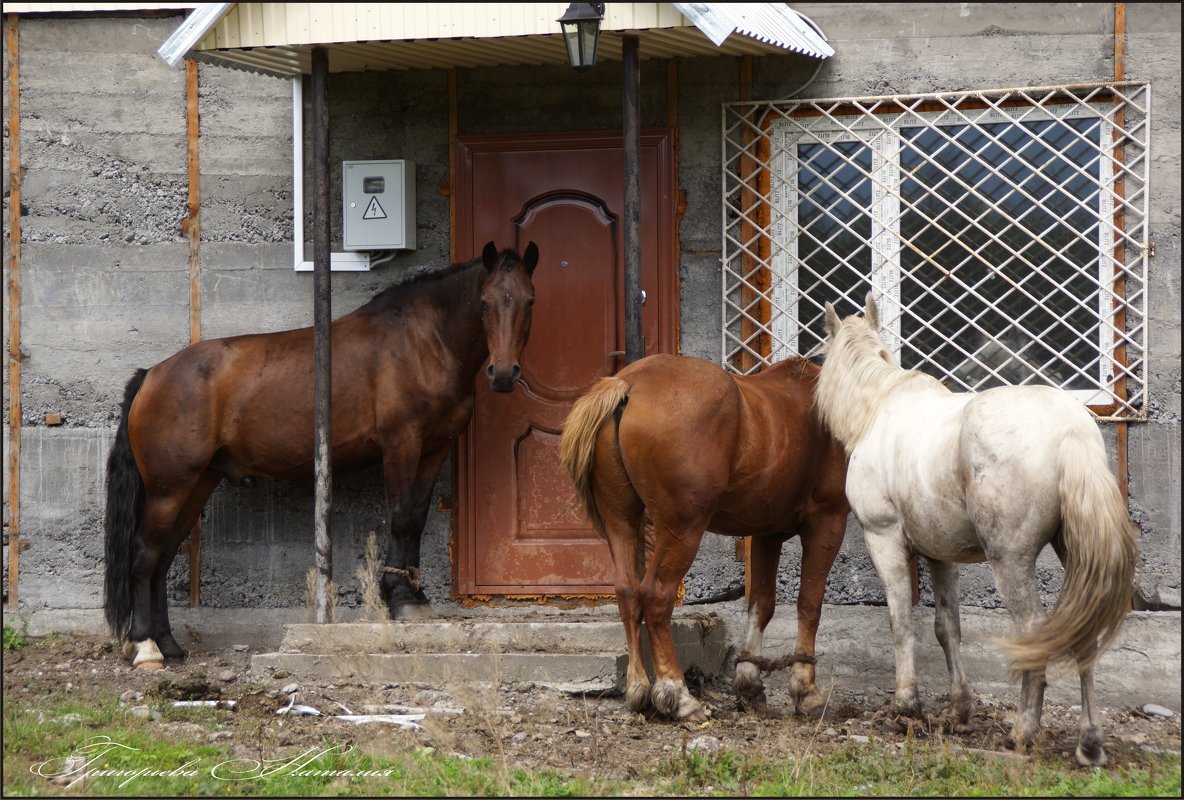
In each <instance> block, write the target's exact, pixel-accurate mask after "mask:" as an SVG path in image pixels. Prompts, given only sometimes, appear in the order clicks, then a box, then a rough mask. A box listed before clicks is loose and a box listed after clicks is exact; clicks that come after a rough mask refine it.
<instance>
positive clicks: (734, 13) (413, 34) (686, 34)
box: [159, 3, 834, 75]
mask: <svg viewBox="0 0 1184 800" xmlns="http://www.w3.org/2000/svg"><path fill="white" fill-rule="evenodd" d="M566 7H567V6H566V4H565V3H378V4H374V3H205V4H201V5H200V6H199V7H198V8H197V9H196V10H195V11H194V13H193V14H191V15H190V17H189V18H188V19H187V20H186V21H185V23H183V24H182V25H181V26H180V27H179V28H178V29H177V31H176V33H174V34H173V36H171V37H170V38H169V40H168V41H167V42H165V44H164V45H163V46H162V47H161V48H160V50H159V53H160V55H161V57H162V58H164V59H165V61H167V62H168V63H169V64H172V65H174V66H175V65H176V64H179V63H180V61H181V60H182V59H183V58H185V57H187V56H188V57H192V58H196V59H198V60H201V61H209V62H214V63H220V64H226V65H230V66H234V67H238V68H242V69H249V70H255V71H260V72H267V73H272V74H280V75H296V74H300V73H307V72H309V71H310V64H311V50H312V48H313V47H314V46H319V47H323V48H325V50H326V51H327V52H328V55H329V70H330V71H331V72H358V71H365V70H387V69H447V68H452V67H483V66H500V65H530V64H565V63H567V54H566V51H565V49H564V46H563V37H562V33H561V31H560V26H559V23H558V22H557V20H558V19H559V17H560V16H562V14H563V12H564V10H565V9H566ZM601 31H602V36H601V40H600V49H599V57H600V58H601V59H602V60H610V61H611V60H619V59H620V57H621V56H620V53H621V39H620V37H619V36H613V35H611V34H612V33H613V32H619V33H620V32H629V33H635V34H637V35H638V37H639V44H640V55H641V57H642V58H643V59H644V58H672V57H676V56H699V55H770V54H784V53H786V52H787V51H788V52H797V53H801V54H804V55H807V56H812V57H814V58H827V57H828V56H830V55H833V54H834V50H833V49H831V48H830V46H829V45H828V44H826V37H825V36H823V35H822V34H821V32H819V31H817V29H816V28H815V27H813V25H812V23H809V22H808V21H806V20H805V18H803V17H802V16H801V15H799V14H797V13H796V12H794V11H793V10H792V9H790V8H789V7H788V6H786V5H784V4H782V3H742V4H722V3H609V4H607V5H606V11H605V19H604V22H603V24H602V25H601ZM603 34H608V35H603Z"/></svg>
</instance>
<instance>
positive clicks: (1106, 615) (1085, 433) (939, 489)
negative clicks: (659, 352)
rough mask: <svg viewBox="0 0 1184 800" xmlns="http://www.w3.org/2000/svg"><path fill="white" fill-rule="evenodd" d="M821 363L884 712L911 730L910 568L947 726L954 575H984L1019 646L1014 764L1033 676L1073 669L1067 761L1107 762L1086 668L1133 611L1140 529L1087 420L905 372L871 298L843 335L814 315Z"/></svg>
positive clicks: (1033, 721)
mask: <svg viewBox="0 0 1184 800" xmlns="http://www.w3.org/2000/svg"><path fill="white" fill-rule="evenodd" d="M826 329H827V341H826V343H825V345H824V348H825V349H824V352H825V353H826V358H825V362H824V363H823V366H822V372H821V375H820V377H819V380H818V389H817V393H816V399H815V402H816V403H817V405H818V409H819V410H820V412H821V414H822V418H823V420H824V421H825V423H826V425H827V426H828V427H829V428H830V430H831V432H832V433H833V434H834V436H835V438H836V439H838V440H839V441H840V442H842V443H843V445H844V446H845V447H846V450H847V454H848V458H849V462H848V469H847V498H848V500H849V501H850V503H851V510H852V511H854V512H855V515H856V517H857V518H858V519H859V522H860V524H861V525H862V526H863V528H864V532H865V536H866V540H867V550H868V553H869V554H870V555H871V558H872V563H873V564H874V565H875V567H876V572H877V573H878V574H879V576H880V580H881V581H883V583H884V589H885V592H886V594H887V597H888V611H889V617H890V621H891V625H892V638H893V643H894V645H895V650H896V699H895V703H896V704H897V705H898V706H899V708H900V710H901V711H903V712H905V713H906V714H908V715H910V716H919V715H920V712H921V703H920V699H919V697H918V695H917V678H916V671H915V668H914V664H913V624H912V609H911V604H910V601H911V596H910V594H911V592H910V580H909V565H908V562H909V558H910V556H911V555H914V554H916V555H920V556H922V557H923V558H924V559H925V560H926V563H927V564H928V566H929V574H930V575H931V576H932V580H933V597H934V605H935V615H934V616H935V620H934V628H935V631H936V633H937V640H938V641H939V642H940V643H941V646H942V649H943V650H944V651H945V655H946V666H947V667H948V668H949V672H950V700H951V702H952V704H953V708H954V710H955V711H956V713H957V715H958V719H959V722H961V723H966V722H967V721H968V720H969V717H970V711H971V707H972V704H973V695H972V693H971V690H970V687H969V686H968V685H967V683H966V678H965V676H964V675H963V672H962V661H961V656H960V654H959V643H960V640H961V631H960V629H959V622H958V567H957V564H958V563H965V562H978V561H984V560H985V561H987V562H988V563H989V564H990V565H991V571H992V572H993V574H994V576H995V583H996V585H997V586H998V588H999V591H1000V593H1001V594H1002V596H1003V599H1004V602H1005V603H1006V604H1007V608H1008V611H1010V613H1011V616H1012V619H1013V620H1014V621H1015V623H1016V625H1017V627H1018V631H1017V636H1016V638H1014V639H1011V640H1009V641H1007V642H1002V643H1000V644H1001V647H1002V649H1003V651H1004V653H1005V654H1006V655H1007V656H1009V657H1010V658H1011V660H1012V668H1013V669H1014V670H1016V671H1019V672H1021V673H1022V679H1021V688H1020V708H1019V712H1018V713H1017V715H1016V720H1015V724H1014V726H1013V728H1012V733H1011V736H1012V741H1013V743H1014V745H1015V747H1016V749H1017V750H1018V751H1020V752H1026V751H1027V750H1028V748H1029V747H1030V746H1031V744H1032V742H1033V741H1034V739H1035V737H1036V733H1037V731H1038V730H1039V727H1040V713H1041V710H1042V706H1043V704H1044V687H1045V679H1044V672H1045V667H1046V665H1047V664H1048V663H1049V662H1054V661H1060V660H1073V661H1076V663H1077V670H1078V673H1079V675H1080V679H1081V723H1080V738H1079V740H1078V746H1077V760H1078V761H1079V762H1080V763H1082V764H1083V765H1095V766H1096V765H1099V764H1103V763H1105V760H1106V756H1105V753H1104V752H1103V749H1102V743H1103V738H1102V734H1101V732H1100V731H1099V729H1098V725H1097V722H1096V718H1095V715H1094V698H1093V690H1094V684H1093V666H1094V663H1095V662H1096V661H1097V659H1098V657H1099V656H1100V655H1101V652H1102V650H1104V649H1105V648H1106V646H1107V645H1108V644H1109V643H1110V642H1111V640H1112V639H1113V638H1114V637H1115V635H1116V634H1117V633H1118V631H1119V628H1120V625H1121V623H1122V620H1123V618H1124V617H1125V616H1126V613H1127V611H1128V610H1129V608H1130V601H1131V593H1132V588H1133V582H1134V569H1135V562H1136V560H1137V558H1138V555H1137V529H1136V528H1135V526H1134V525H1133V524H1132V523H1131V521H1130V516H1129V514H1128V512H1127V508H1126V504H1125V503H1124V502H1123V499H1122V495H1121V494H1120V492H1119V489H1118V485H1117V482H1116V481H1115V479H1114V476H1113V475H1112V474H1111V472H1110V469H1109V466H1108V463H1107V459H1106V451H1105V448H1104V446H1103V443H1102V436H1101V434H1100V433H1099V431H1098V426H1097V424H1096V423H1095V422H1094V420H1093V418H1092V416H1091V415H1090V413H1089V411H1088V410H1086V408H1085V407H1084V406H1083V405H1082V404H1081V403H1080V401H1078V400H1075V399H1074V398H1073V397H1072V396H1071V395H1069V394H1068V393H1066V392H1064V391H1061V390H1059V389H1053V388H1050V387H1045V386H1006V387H999V388H995V389H989V390H987V391H983V392H977V393H975V392H967V393H954V392H951V391H949V390H948V389H947V388H946V387H945V386H943V385H942V384H941V383H940V382H939V381H938V380H936V379H935V378H932V377H930V376H929V375H926V374H924V373H922V372H918V371H916V370H905V369H902V368H901V367H900V366H899V365H898V364H897V362H896V360H895V359H894V358H893V357H892V355H891V354H890V353H889V352H888V349H887V348H886V347H885V346H884V343H883V341H882V340H881V339H880V337H879V335H878V329H879V315H878V313H877V311H876V306H875V303H874V302H873V301H872V295H871V293H868V296H867V307H866V309H865V310H864V316H863V317H859V316H852V317H848V318H847V319H844V320H842V321H840V320H839V317H838V315H837V314H836V313H835V310H834V307H833V306H832V305H831V304H830V303H827V304H826ZM1047 544H1051V545H1052V546H1053V550H1054V551H1055V552H1056V554H1057V556H1058V557H1059V558H1060V560H1061V563H1062V564H1063V565H1064V567H1065V578H1064V583H1063V585H1062V588H1061V592H1060V595H1059V596H1058V598H1057V602H1056V605H1055V607H1054V608H1053V610H1052V612H1051V613H1050V614H1049V615H1048V616H1047V617H1044V618H1043V619H1041V618H1042V617H1043V608H1042V607H1041V604H1040V600H1039V598H1038V596H1037V594H1036V582H1035V565H1036V557H1037V555H1038V554H1039V553H1040V551H1041V550H1043V549H1044V546H1045V545H1047Z"/></svg>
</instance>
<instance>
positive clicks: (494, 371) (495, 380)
mask: <svg viewBox="0 0 1184 800" xmlns="http://www.w3.org/2000/svg"><path fill="white" fill-rule="evenodd" d="M485 375H486V376H487V377H488V378H489V386H490V388H492V389H493V390H494V391H495V392H512V391H514V384H515V383H517V382H518V378H519V377H520V376H521V375H522V368H521V367H519V366H518V363H517V362H515V363H514V364H512V365H511V366H510V369H508V370H507V369H506V368H504V367H502V368H498V367H495V366H494V365H493V364H492V363H490V365H489V366H488V367H486V368H485Z"/></svg>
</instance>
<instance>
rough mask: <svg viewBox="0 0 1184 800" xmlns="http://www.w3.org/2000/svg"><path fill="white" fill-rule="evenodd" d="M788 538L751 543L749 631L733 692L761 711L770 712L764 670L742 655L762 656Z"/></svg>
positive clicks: (754, 539) (759, 539) (763, 538)
mask: <svg viewBox="0 0 1184 800" xmlns="http://www.w3.org/2000/svg"><path fill="white" fill-rule="evenodd" d="M786 538H788V537H787V536H785V535H776V536H754V537H752V539H751V540H750V545H749V553H748V579H749V590H748V634H747V635H746V636H745V637H744V647H743V648H742V650H741V652H740V656H738V657H737V659H736V676H735V677H734V678H733V679H732V691H734V692H735V693H736V697H737V698H739V699H740V700H741V701H742V702H744V703H746V704H748V705H749V706H751V707H752V708H753V709H754V710H756V711H757V712H758V713H762V714H763V713H765V712H766V711H768V702H767V700H766V698H765V684H764V683H763V682H762V681H761V671H760V668H759V667H758V666H757V665H756V664H754V663H752V662H751V661H745V660H743V656H745V655H748V656H754V657H759V656H760V655H761V648H762V645H763V642H764V636H765V628H766V627H767V626H768V624H769V620H771V619H772V618H773V612H774V610H775V607H776V605H777V567H778V566H779V565H780V563H781V545H782V544H783V543H784V542H785V540H786ZM799 638H800V637H799Z"/></svg>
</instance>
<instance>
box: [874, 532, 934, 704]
mask: <svg viewBox="0 0 1184 800" xmlns="http://www.w3.org/2000/svg"><path fill="white" fill-rule="evenodd" d="M864 531H865V540H866V542H867V552H868V555H870V556H871V558H872V564H873V565H874V566H875V568H876V574H878V575H879V576H880V582H881V583H883V584H884V594H885V595H886V596H887V598H888V619H889V622H890V623H891V625H892V643H893V646H894V649H895V651H896V701H895V702H896V705H897V706H899V707H900V709H901V710H902V711H903V712H904V713H906V714H908V715H909V716H912V717H919V716H920V715H921V698H920V696H919V695H918V694H917V668H916V664H915V662H914V653H913V647H914V643H915V639H916V633H915V631H914V630H913V588H912V578H911V574H912V573H911V570H910V569H909V553H908V550H907V549H906V548H905V544H904V536H903V535H902V533H901V530H900V528H899V527H895V528H890V529H887V530H882V531H873V530H870V529H867V528H865V529H864Z"/></svg>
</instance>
